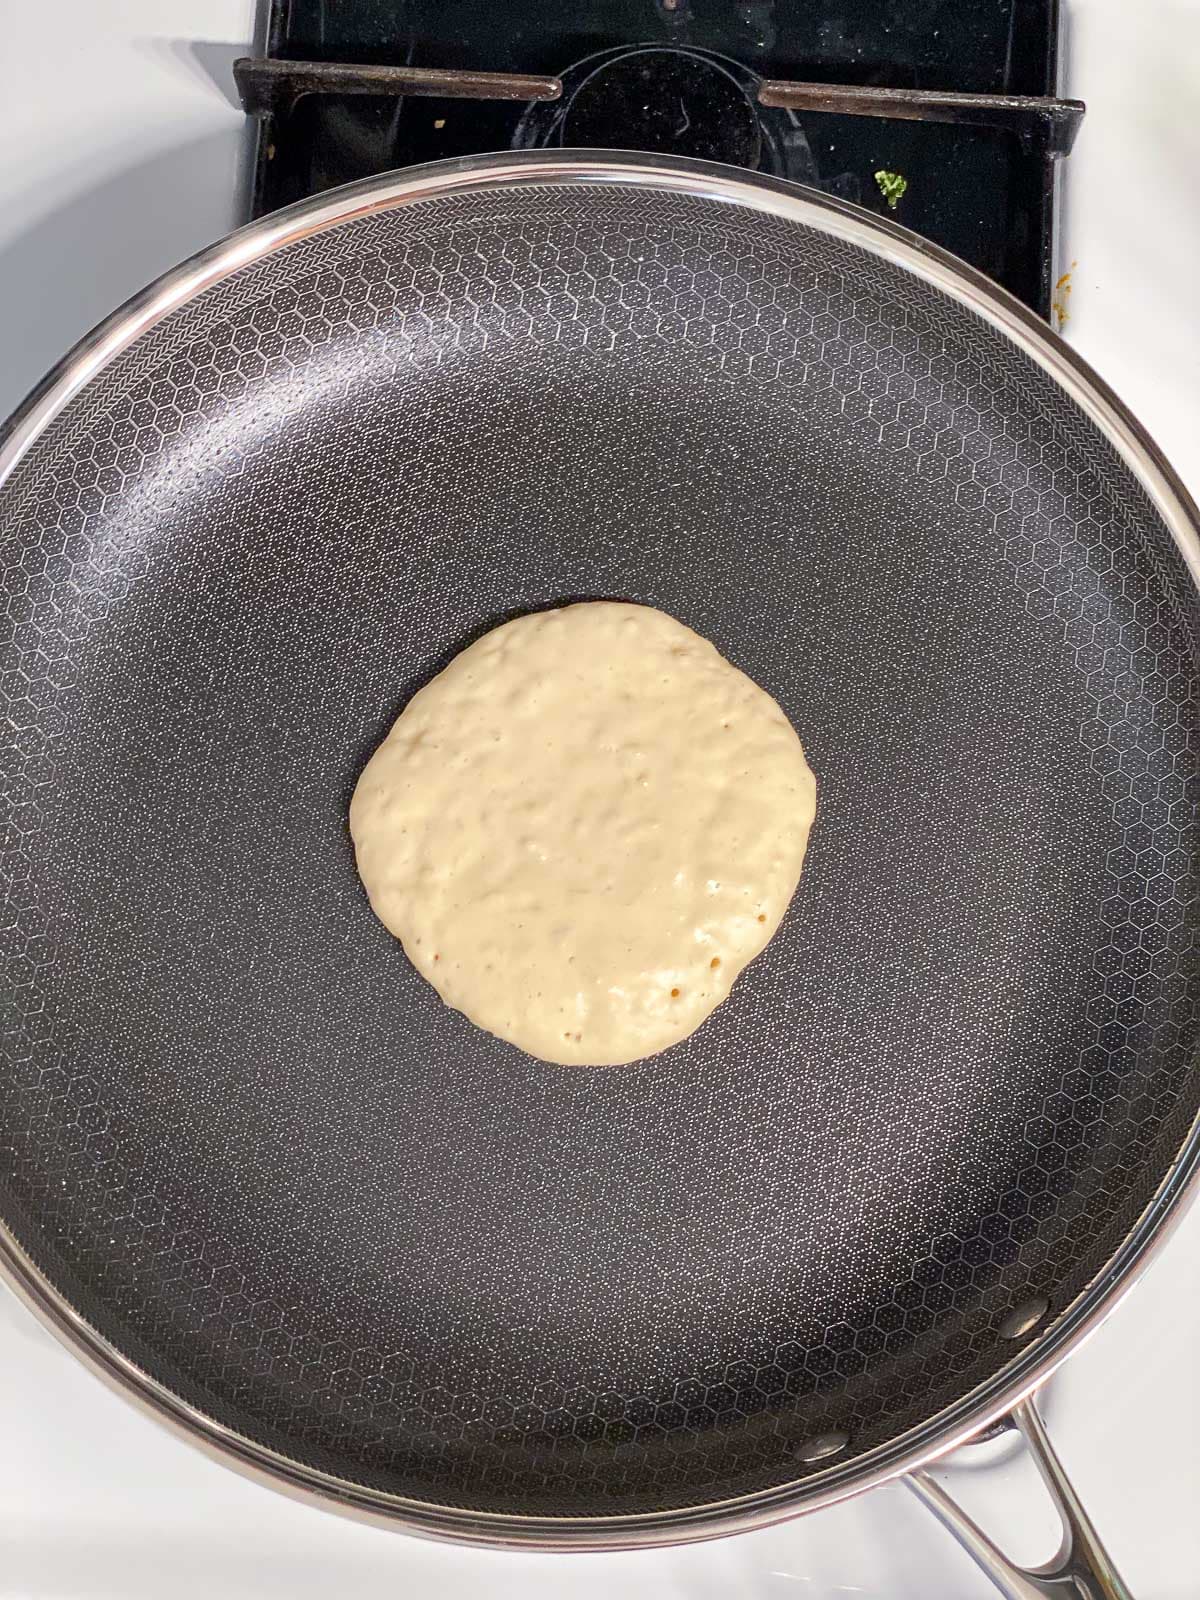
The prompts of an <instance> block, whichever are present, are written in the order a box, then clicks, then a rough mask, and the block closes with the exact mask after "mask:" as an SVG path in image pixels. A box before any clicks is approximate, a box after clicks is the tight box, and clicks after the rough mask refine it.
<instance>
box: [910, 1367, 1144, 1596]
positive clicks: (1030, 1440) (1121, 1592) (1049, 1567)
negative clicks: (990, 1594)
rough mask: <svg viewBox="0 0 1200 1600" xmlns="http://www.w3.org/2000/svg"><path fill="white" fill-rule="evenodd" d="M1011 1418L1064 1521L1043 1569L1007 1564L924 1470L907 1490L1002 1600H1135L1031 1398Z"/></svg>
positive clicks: (964, 1513) (981, 1530)
mask: <svg viewBox="0 0 1200 1600" xmlns="http://www.w3.org/2000/svg"><path fill="white" fill-rule="evenodd" d="M1010 1420H1011V1421H1012V1422H1013V1424H1014V1425H1015V1426H1016V1427H1017V1428H1018V1429H1019V1430H1020V1433H1021V1435H1022V1437H1023V1438H1024V1440H1025V1445H1026V1448H1027V1449H1028V1451H1029V1453H1030V1455H1031V1456H1032V1457H1033V1459H1034V1462H1035V1464H1036V1466H1037V1469H1038V1471H1039V1472H1040V1473H1041V1475H1042V1479H1043V1481H1044V1483H1045V1485H1046V1487H1047V1489H1049V1491H1050V1496H1051V1498H1052V1499H1053V1501H1054V1503H1055V1505H1056V1506H1057V1508H1058V1514H1059V1516H1060V1517H1061V1518H1062V1525H1063V1541H1062V1544H1061V1545H1060V1546H1059V1550H1058V1554H1057V1555H1056V1556H1055V1557H1054V1559H1053V1560H1052V1561H1048V1562H1047V1563H1046V1565H1045V1566H1043V1567H1019V1566H1017V1564H1016V1562H1014V1561H1010V1560H1009V1558H1008V1557H1007V1556H1006V1555H1005V1554H1004V1552H1003V1551H1002V1550H1000V1549H999V1548H998V1547H997V1546H996V1545H995V1544H994V1543H993V1542H992V1540H991V1539H989V1538H988V1536H987V1534H986V1533H984V1531H983V1529H982V1528H981V1527H980V1526H979V1525H978V1523H976V1522H975V1521H974V1520H973V1519H972V1518H971V1517H969V1516H968V1515H967V1514H966V1512H965V1511H964V1510H963V1509H962V1508H961V1506H959V1505H958V1503H957V1501H955V1500H953V1499H951V1497H950V1495H949V1494H947V1492H946V1490H945V1489H943V1488H942V1486H941V1484H939V1483H935V1482H934V1480H933V1479H932V1478H931V1477H930V1476H929V1474H928V1473H927V1472H923V1471H922V1472H914V1473H911V1474H910V1475H909V1477H908V1479H907V1480H906V1481H907V1483H908V1486H909V1488H910V1489H911V1490H912V1491H913V1493H914V1494H915V1495H916V1497H917V1499H918V1500H920V1501H921V1502H922V1503H923V1504H924V1505H926V1506H928V1507H929V1509H930V1511H932V1512H933V1514H934V1516H935V1517H936V1518H937V1519H938V1521H939V1522H940V1523H941V1524H942V1526H943V1527H944V1528H945V1529H946V1530H947V1532H949V1533H951V1534H953V1536H954V1537H955V1538H956V1539H957V1540H958V1542H959V1544H960V1545H962V1547H963V1549H964V1550H965V1551H966V1552H967V1554H968V1555H969V1556H970V1557H971V1558H972V1559H973V1560H974V1561H976V1562H977V1563H978V1564H979V1566H980V1567H981V1568H982V1569H983V1571H984V1572H985V1573H986V1574H987V1575H988V1577H989V1578H990V1579H991V1580H992V1582H993V1583H994V1584H995V1585H996V1588H997V1589H998V1590H999V1591H1000V1593H1001V1594H1002V1595H1004V1596H1005V1600H1133V1597H1132V1596H1131V1595H1130V1592H1129V1590H1128V1589H1127V1588H1126V1586H1125V1584H1124V1582H1123V1581H1122V1579H1121V1576H1120V1574H1119V1573H1118V1572H1117V1569H1116V1568H1115V1567H1114V1566H1113V1563H1112V1557H1111V1556H1110V1555H1109V1553H1108V1551H1107V1550H1106V1549H1105V1548H1104V1546H1103V1545H1102V1544H1101V1542H1100V1536H1099V1534H1098V1533H1097V1532H1096V1530H1095V1528H1094V1527H1093V1526H1092V1524H1091V1522H1090V1520H1089V1518H1088V1514H1087V1512H1086V1511H1085V1510H1084V1509H1083V1505H1082V1503H1081V1502H1080V1499H1079V1496H1078V1495H1077V1494H1076V1493H1075V1490H1074V1488H1073V1487H1072V1485H1071V1480H1070V1479H1069V1478H1068V1477H1067V1474H1066V1472H1065V1471H1064V1469H1063V1464H1062V1462H1061V1461H1060V1460H1059V1459H1058V1456H1057V1455H1056V1454H1055V1450H1054V1446H1053V1445H1052V1444H1051V1443H1050V1438H1049V1435H1048V1434H1047V1432H1046V1427H1045V1424H1044V1423H1043V1421H1042V1419H1041V1417H1040V1416H1039V1414H1038V1411H1037V1408H1036V1407H1035V1405H1034V1403H1033V1398H1032V1396H1030V1397H1029V1398H1028V1399H1026V1400H1022V1401H1021V1402H1020V1403H1019V1404H1018V1405H1016V1406H1014V1407H1013V1409H1012V1412H1011V1413H1010Z"/></svg>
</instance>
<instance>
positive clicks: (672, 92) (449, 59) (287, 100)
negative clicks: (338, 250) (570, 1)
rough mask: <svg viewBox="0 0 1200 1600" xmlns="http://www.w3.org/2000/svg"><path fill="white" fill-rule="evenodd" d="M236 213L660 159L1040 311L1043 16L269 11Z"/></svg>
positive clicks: (858, 5) (534, 7)
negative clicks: (488, 161)
mask: <svg viewBox="0 0 1200 1600" xmlns="http://www.w3.org/2000/svg"><path fill="white" fill-rule="evenodd" d="M235 70H236V76H237V82H238V87H239V90H240V92H241V96H242V101H243V104H244V106H245V108H246V110H247V111H248V112H250V113H251V114H252V115H253V116H255V117H256V118H257V119H258V123H259V133H258V139H257V149H256V154H255V161H254V179H253V185H252V196H251V211H252V215H254V216H261V215H262V214H264V213H265V212H269V211H274V210H276V209H277V208H278V207H280V206H283V205H287V204H289V203H290V202H292V201H295V200H300V199H302V198H304V197H305V196H306V195H310V194H313V193H316V192H319V191H320V190H323V189H329V188H332V187H334V186H335V185H337V184H341V183H347V182H350V181H351V180H353V179H355V178H364V177H369V176H372V175H374V174H376V173H379V172H385V171H387V170H389V169H391V168H395V167H407V166H411V165H414V164H416V163H418V162H424V161H438V160H443V159H446V158H448V157H453V156H468V155H475V154H479V153H481V152H484V151H493V150H509V149H513V150H531V149H553V148H563V147H580V146H583V147H587V148H590V149H618V150H651V151H659V152H668V153H672V154H676V155H682V156H692V157H699V158H702V159H704V160H708V161H720V162H726V163H730V164H732V165H734V166H739V167H745V168H748V169H750V170H752V171H759V172H764V173H769V174H772V175H774V176H776V177H782V178H789V179H792V180H794V181H795V182H797V183H804V184H809V185H812V186H814V187H816V188H819V189H824V190H826V191H827V192H828V193H831V194H835V195H838V196H840V197H841V198H843V199H845V200H851V201H853V202H855V203H856V204H858V205H861V206H865V207H866V208H867V209H868V210H871V211H876V212H879V213H882V214H884V215H890V216H892V217H893V218H894V219H895V220H896V221H897V222H900V223H903V224H904V226H905V227H908V228H912V229H913V230H915V231H916V232H918V233H920V234H923V235H924V236H925V237H926V238H927V239H931V240H933V241H934V242H935V243H936V244H939V245H941V246H943V247H944V248H945V249H947V250H950V251H952V252H953V253H954V254H955V255H958V256H962V257H963V258H964V259H966V260H967V261H970V262H972V263H973V264H974V265H975V266H977V267H979V268H980V269H981V270H982V271H983V272H985V273H987V274H988V275H989V276H990V277H992V278H994V279H996V281H997V282H999V283H1001V284H1003V285H1004V286H1005V288H1007V289H1009V290H1011V291H1012V293H1013V294H1015V295H1017V296H1018V297H1019V298H1021V299H1022V300H1024V301H1025V302H1026V304H1027V305H1030V306H1032V307H1033V308H1034V309H1036V310H1038V311H1039V312H1041V313H1042V314H1043V315H1049V314H1050V311H1051V303H1052V293H1053V283H1054V267H1053V263H1054V259H1055V255H1054V192H1055V166H1056V163H1057V161H1058V159H1059V158H1060V157H1062V156H1063V155H1065V154H1066V153H1067V152H1068V151H1069V149H1070V147H1071V143H1072V141H1073V138H1074V135H1075V131H1076V128H1077V127H1078V123H1079V119H1080V117H1081V115H1082V113H1083V106H1082V105H1081V104H1080V103H1079V102H1078V101H1070V100H1062V99H1058V98H1056V96H1055V93H1054V91H1055V87H1056V83H1057V73H1058V4H1057V0H844V3H842V4H841V5H839V6H837V7H832V6H828V7H827V6H813V5H809V4H803V3H801V0H790V3H789V0H739V3H731V0H578V3H576V4H574V5H571V6H565V5H564V6H552V5H547V4H546V3H545V0H540V3H539V0H505V4H503V5H499V6H491V7H489V6H483V5H480V4H478V0H436V3H434V0H412V3H406V0H336V3H334V0H271V5H270V12H269V19H268V28H267V37H266V51H265V54H263V55H261V56H258V57H252V58H245V59H243V60H241V61H239V62H238V63H237V66H236V69H235Z"/></svg>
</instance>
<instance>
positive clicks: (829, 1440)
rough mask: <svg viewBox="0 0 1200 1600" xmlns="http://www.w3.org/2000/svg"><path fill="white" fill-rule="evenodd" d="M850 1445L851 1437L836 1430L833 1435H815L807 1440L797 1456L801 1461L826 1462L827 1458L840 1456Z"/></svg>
mask: <svg viewBox="0 0 1200 1600" xmlns="http://www.w3.org/2000/svg"><path fill="white" fill-rule="evenodd" d="M849 1443H850V1435H849V1434H848V1433H842V1432H841V1431H840V1430H835V1431H834V1432H833V1433H814V1434H813V1436H812V1438H811V1439H805V1441H804V1443H803V1444H802V1445H801V1446H800V1448H799V1450H797V1451H796V1454H797V1455H798V1456H799V1457H800V1459H801V1461H824V1460H825V1458H826V1457H827V1456H836V1455H839V1454H840V1453H841V1452H842V1451H843V1450H844V1449H845V1448H846V1446H847V1445H848V1444H849Z"/></svg>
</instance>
